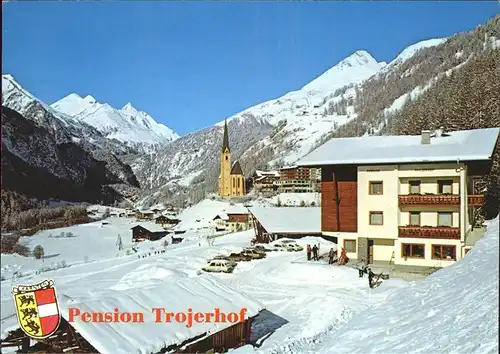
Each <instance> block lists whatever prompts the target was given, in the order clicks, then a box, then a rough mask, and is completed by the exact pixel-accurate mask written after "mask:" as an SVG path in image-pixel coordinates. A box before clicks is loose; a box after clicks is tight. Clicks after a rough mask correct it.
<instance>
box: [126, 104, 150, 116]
mask: <svg viewBox="0 0 500 354" xmlns="http://www.w3.org/2000/svg"><path fill="white" fill-rule="evenodd" d="M120 111H121V112H123V113H125V114H127V115H133V116H136V115H138V114H139V113H142V114H143V115H145V114H144V112H140V111H139V110H137V109H136V108H135V107H134V106H132V103H130V102H128V103H127V104H126V105H125V106H123V107H122V109H121V110H120Z"/></svg>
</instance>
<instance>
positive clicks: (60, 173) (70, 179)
mask: <svg viewBox="0 0 500 354" xmlns="http://www.w3.org/2000/svg"><path fill="white" fill-rule="evenodd" d="M27 132H30V133H29V134H30V135H26V134H27ZM132 153H136V151H135V150H134V149H132V148H130V147H128V146H127V145H124V144H122V143H120V142H119V141H116V140H111V139H108V138H106V137H104V136H103V135H102V134H101V133H100V132H99V131H98V130H97V129H96V128H94V127H92V126H91V125H88V124H86V123H85V122H81V121H79V120H78V119H75V118H74V117H71V116H69V115H66V114H63V113H61V112H59V111H56V110H55V109H53V108H51V107H50V106H48V105H47V104H45V103H44V102H42V101H40V100H39V99H37V98H36V97H34V96H33V95H31V94H30V93H29V92H28V91H26V90H25V89H23V88H22V87H21V86H20V85H19V84H18V83H17V82H16V81H15V80H14V78H13V77H12V76H10V75H3V76H2V189H8V188H11V187H12V188H14V190H17V191H21V190H22V191H24V192H25V193H27V196H30V197H31V196H37V197H40V198H41V197H42V195H43V197H45V196H48V197H54V198H55V197H56V196H57V195H63V196H65V197H66V198H68V200H77V199H78V198H80V197H81V198H83V199H81V200H96V198H98V197H102V198H103V200H114V199H115V198H119V197H120V195H121V194H125V195H130V194H133V193H137V190H138V188H139V186H140V185H139V182H138V181H137V178H136V177H135V175H134V172H133V171H132V169H131V168H130V166H129V165H127V164H125V163H123V162H122V160H121V159H120V157H121V156H126V155H128V154H132ZM78 159H80V160H81V161H78ZM4 167H5V169H4ZM27 171H29V173H27ZM35 176H36V177H35ZM25 177H26V178H28V179H26V178H25ZM21 180H22V181H23V183H24V184H25V185H24V187H23V186H20V185H19V181H21ZM45 180H47V183H48V184H49V185H52V186H53V188H46V190H45V191H44V188H43V187H42V186H43V183H44V181H45ZM5 181H7V182H8V183H6V182H5ZM29 181H31V182H29ZM11 182H12V183H11ZM28 182H29V183H28ZM40 183H42V184H41V185H40ZM57 185H60V189H61V191H59V192H57V191H56V186H57ZM78 186H80V187H82V188H83V190H82V189H81V188H80V187H78ZM88 186H90V187H89V188H87V187H88ZM97 186H100V187H99V188H97ZM105 186H107V187H105ZM38 187H40V188H38ZM101 187H102V188H105V189H109V188H112V189H113V191H112V190H108V191H106V192H102V191H100V188H101ZM117 190H119V192H117ZM47 191H51V193H49V194H47V193H46V192H47ZM71 191H74V193H72V192H71ZM52 192H53V193H52ZM75 198H76V199H75Z"/></svg>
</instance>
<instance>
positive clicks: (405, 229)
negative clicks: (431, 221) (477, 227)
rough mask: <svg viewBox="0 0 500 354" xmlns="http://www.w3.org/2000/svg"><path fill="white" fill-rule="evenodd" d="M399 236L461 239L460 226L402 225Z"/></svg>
mask: <svg viewBox="0 0 500 354" xmlns="http://www.w3.org/2000/svg"><path fill="white" fill-rule="evenodd" d="M399 237H415V238H437V239H448V240H459V239H460V228H458V227H448V226H400V227H399Z"/></svg>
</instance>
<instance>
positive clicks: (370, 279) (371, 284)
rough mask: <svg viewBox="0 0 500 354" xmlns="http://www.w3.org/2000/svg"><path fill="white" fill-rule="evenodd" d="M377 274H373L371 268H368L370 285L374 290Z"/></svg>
mask: <svg viewBox="0 0 500 354" xmlns="http://www.w3.org/2000/svg"><path fill="white" fill-rule="evenodd" d="M374 276H375V274H374V273H373V272H372V269H371V268H368V285H370V288H371V289H373V285H374V284H373V277H374Z"/></svg>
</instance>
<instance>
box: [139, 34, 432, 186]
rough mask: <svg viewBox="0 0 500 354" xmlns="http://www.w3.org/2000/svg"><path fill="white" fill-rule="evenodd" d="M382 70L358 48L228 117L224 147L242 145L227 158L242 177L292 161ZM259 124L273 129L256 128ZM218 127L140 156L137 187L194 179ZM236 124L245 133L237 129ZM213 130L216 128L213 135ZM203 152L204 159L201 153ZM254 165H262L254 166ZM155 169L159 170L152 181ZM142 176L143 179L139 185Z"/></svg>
mask: <svg viewBox="0 0 500 354" xmlns="http://www.w3.org/2000/svg"><path fill="white" fill-rule="evenodd" d="M439 41H440V40H429V41H423V42H420V43H416V44H414V45H412V46H410V47H409V48H407V49H406V50H404V51H403V52H402V53H401V54H400V55H399V56H398V57H397V58H396V59H395V60H394V61H393V62H391V67H392V68H395V67H397V66H398V65H401V64H402V63H404V62H405V61H406V60H408V59H410V58H411V57H412V55H413V54H415V53H416V52H417V49H422V48H426V47H430V46H435V45H438V44H439ZM386 67H387V65H386V63H385V62H377V60H375V59H374V58H373V57H372V56H371V55H370V54H369V53H368V52H366V51H363V50H358V51H356V52H355V53H353V54H352V55H350V56H349V57H347V58H345V59H344V60H342V61H340V62H339V63H337V64H336V65H334V66H333V67H332V68H330V69H329V70H327V71H326V72H324V73H323V74H321V75H319V76H318V77H317V78H315V79H314V80H312V81H311V82H309V83H307V84H306V85H304V86H303V87H302V88H300V89H298V90H296V91H292V92H289V93H287V94H285V95H283V96H282V97H279V98H277V99H273V100H270V101H266V102H263V103H261V104H258V105H255V106H252V107H250V108H248V109H246V110H244V111H242V112H240V113H237V114H235V115H233V116H231V117H229V118H228V119H227V121H228V122H229V135H230V145H232V146H234V145H237V146H239V147H244V149H243V150H241V149H238V150H233V159H235V158H239V159H241V161H242V167H243V170H244V172H245V173H246V174H250V173H252V169H254V168H256V167H257V168H265V167H266V164H267V163H270V164H276V165H281V164H292V163H294V162H295V161H297V160H298V159H300V158H301V157H303V156H304V155H306V154H307V153H309V152H310V151H311V150H312V149H313V148H315V147H316V146H317V145H318V144H319V143H321V141H322V139H324V137H325V136H326V135H327V134H330V133H331V132H332V131H334V130H336V129H338V128H339V127H341V126H342V125H344V124H346V123H348V122H350V121H351V120H353V119H355V118H356V117H357V112H356V110H355V100H356V93H357V91H356V90H357V88H359V87H360V85H361V84H362V83H363V82H365V81H366V80H367V79H369V78H371V77H373V76H374V75H376V74H377V73H379V72H381V71H382V70H383V69H384V68H386ZM263 122H265V124H267V125H270V126H273V127H274V129H272V130H269V129H262V128H263V127H264V126H263ZM247 123H248V124H247ZM223 124H224V121H220V122H219V123H217V124H215V127H211V128H207V129H204V130H202V131H200V132H196V133H193V134H190V135H188V136H185V137H181V138H180V139H178V140H177V141H176V142H174V144H171V145H169V146H168V147H167V148H166V149H164V150H162V151H160V152H158V155H157V157H155V159H154V161H155V163H154V165H153V166H152V164H151V163H147V161H145V160H144V158H141V159H140V160H138V161H137V162H136V163H135V164H133V168H134V171H136V173H137V175H138V178H139V180H140V181H141V183H147V185H148V186H152V187H161V186H165V187H166V188H173V187H174V186H173V185H172V181H178V180H179V179H180V178H181V176H189V175H193V173H197V175H199V174H200V166H209V167H208V168H211V167H212V166H213V165H214V164H216V165H217V166H218V164H217V159H218V154H217V150H218V148H219V146H220V144H221V139H222V126H223ZM241 126H243V127H244V128H245V129H239V127H241ZM252 126H253V127H254V128H253V129H248V127H252ZM214 128H217V134H216V135H214V133H215V131H214V130H213V129H214ZM257 128H258V131H257ZM250 135H251V138H250V139H248V137H249V136H250ZM256 138H257V139H256ZM250 140H251V141H252V143H251V144H249V141H250ZM184 147H189V148H184ZM192 147H194V148H192ZM208 151H210V154H209V156H207V155H206V154H205V152H208ZM256 163H260V164H262V166H260V167H259V166H255V164H256ZM155 169H157V170H159V171H161V173H158V177H156V173H155V171H154V170H155ZM152 176H153V177H152ZM178 176H179V177H178ZM217 176H218V173H216V172H214V173H212V171H209V173H208V174H207V177H205V178H202V180H204V181H205V185H206V186H207V187H208V188H212V187H214V186H215V185H216V183H217V180H216V179H217ZM144 178H147V180H144V181H143V180H142V179H144Z"/></svg>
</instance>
